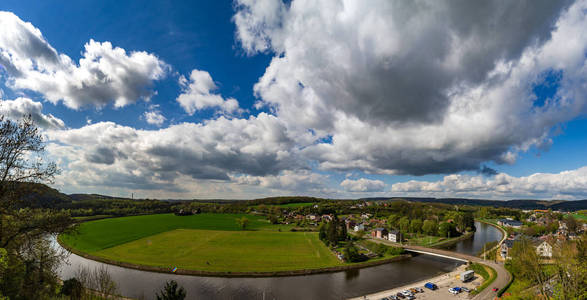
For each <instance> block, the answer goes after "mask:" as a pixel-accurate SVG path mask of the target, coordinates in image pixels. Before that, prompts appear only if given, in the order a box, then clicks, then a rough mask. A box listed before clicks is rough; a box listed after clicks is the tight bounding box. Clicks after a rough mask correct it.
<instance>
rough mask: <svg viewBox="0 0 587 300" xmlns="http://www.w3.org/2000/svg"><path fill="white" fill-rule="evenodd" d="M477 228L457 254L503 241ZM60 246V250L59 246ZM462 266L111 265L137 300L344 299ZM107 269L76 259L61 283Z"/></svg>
mask: <svg viewBox="0 0 587 300" xmlns="http://www.w3.org/2000/svg"><path fill="white" fill-rule="evenodd" d="M476 226H477V232H476V233H475V235H474V237H473V238H472V239H469V240H466V241H461V242H459V243H458V244H456V245H454V246H453V248H454V251H457V252H461V253H467V254H471V253H476V252H478V250H480V249H481V248H482V247H483V244H484V243H485V242H486V241H490V240H491V239H492V238H495V239H494V240H499V239H500V238H501V233H500V232H499V230H497V229H495V228H493V227H491V226H489V225H485V224H482V223H476ZM494 231H496V232H497V235H496V234H495V232H494ZM55 244H56V243H55ZM56 247H59V246H58V245H57V244H56ZM460 264H461V262H459V261H454V260H450V259H443V258H438V257H434V256H429V255H417V256H414V257H412V258H410V259H408V260H404V261H399V262H393V263H389V264H385V265H380V266H375V267H369V268H364V269H360V270H350V271H344V272H336V273H324V274H315V275H307V276H288V277H270V278H221V277H201V276H183V275H174V274H163V273H154V272H146V271H140V270H135V269H126V268H121V267H117V266H111V265H106V266H107V268H108V271H109V273H110V274H111V276H112V278H113V279H114V281H115V282H116V283H117V285H118V292H119V293H120V294H122V295H123V296H126V297H132V298H142V299H154V298H155V292H157V291H159V290H160V289H161V287H162V286H163V285H164V284H165V282H166V281H168V280H172V279H173V280H175V281H177V282H178V283H179V284H180V285H181V286H183V287H184V288H185V289H186V291H187V295H188V297H187V298H188V299H344V298H349V297H357V296H361V295H365V294H371V293H374V292H378V291H381V290H387V289H392V288H395V287H398V286H402V285H405V284H408V283H410V282H416V281H420V280H423V279H426V278H430V277H434V276H436V275H439V274H441V273H446V272H450V271H452V270H453V269H454V268H456V267H457V266H459V265H460ZM102 265H104V264H102V263H100V262H96V261H93V260H89V259H86V258H83V257H80V256H77V255H75V254H71V255H70V256H69V258H68V263H66V264H63V265H62V266H61V267H60V269H59V273H60V277H61V278H63V279H68V278H71V277H73V276H74V275H75V273H76V271H77V270H78V269H79V268H80V267H88V268H90V269H93V268H96V267H99V266H102Z"/></svg>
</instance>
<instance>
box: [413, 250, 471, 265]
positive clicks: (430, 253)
mask: <svg viewBox="0 0 587 300" xmlns="http://www.w3.org/2000/svg"><path fill="white" fill-rule="evenodd" d="M404 248H405V247H404ZM406 250H407V251H409V252H415V253H420V254H426V255H432V256H438V257H442V258H448V259H452V260H458V261H462V262H464V263H467V262H469V261H468V260H466V259H463V258H457V257H454V256H451V255H444V254H440V253H435V252H430V251H423V250H415V249H408V248H406Z"/></svg>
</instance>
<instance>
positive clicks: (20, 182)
mask: <svg viewBox="0 0 587 300" xmlns="http://www.w3.org/2000/svg"><path fill="white" fill-rule="evenodd" d="M44 151H45V144H44V141H43V138H42V135H41V133H40V132H39V130H38V128H37V127H36V126H35V124H34V123H33V120H32V117H31V116H30V115H29V116H25V117H24V118H23V119H22V120H20V121H17V122H14V121H10V120H7V119H5V118H4V116H0V248H4V249H6V255H5V259H4V261H6V262H8V263H7V265H6V268H5V269H4V270H3V272H2V274H1V276H0V293H1V294H3V295H5V296H8V297H9V298H10V299H39V298H46V297H47V296H53V295H54V294H55V291H57V274H56V268H57V266H58V264H59V263H60V262H61V259H62V257H61V253H58V252H57V251H55V250H54V249H53V248H52V247H51V246H50V244H49V241H48V240H47V239H46V236H48V235H51V234H57V233H60V232H63V231H65V230H66V229H67V228H68V227H69V226H70V225H71V224H72V220H71V218H70V217H69V215H68V213H67V212H65V213H58V212H55V211H51V210H47V209H36V208H35V209H32V208H24V207H25V206H26V204H27V203H28V202H25V200H26V197H25V196H27V195H29V194H30V192H31V187H34V184H35V183H39V182H51V181H52V179H53V177H54V176H55V175H56V174H57V173H58V170H57V166H56V165H55V163H52V162H46V160H45V159H46V155H45V153H44ZM29 202H30V200H29Z"/></svg>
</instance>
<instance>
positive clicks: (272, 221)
mask: <svg viewBox="0 0 587 300" xmlns="http://www.w3.org/2000/svg"><path fill="white" fill-rule="evenodd" d="M269 222H270V223H271V224H277V223H279V219H277V216H276V215H270V216H269Z"/></svg>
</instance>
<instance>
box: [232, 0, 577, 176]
mask: <svg viewBox="0 0 587 300" xmlns="http://www.w3.org/2000/svg"><path fill="white" fill-rule="evenodd" d="M237 3H238V5H237V11H236V14H235V17H234V22H235V24H236V26H237V34H236V35H237V38H238V39H239V41H240V43H241V45H242V47H243V48H244V49H245V50H246V51H247V52H248V53H255V52H267V51H270V52H273V53H274V54H275V56H274V57H273V59H272V61H271V63H270V65H269V66H268V67H267V69H266V71H265V74H264V75H263V76H262V77H261V78H260V79H259V81H258V82H257V84H256V85H255V87H254V91H255V94H256V96H257V97H258V98H259V100H260V101H259V103H260V105H267V106H269V107H270V108H272V109H273V110H274V111H275V113H276V115H277V116H278V118H279V119H281V120H283V121H284V122H285V124H286V125H287V127H288V129H289V130H290V131H292V132H296V133H297V134H298V136H301V137H304V139H302V138H300V139H298V142H300V143H305V144H303V149H304V150H303V153H304V154H305V155H306V156H307V157H308V158H310V159H312V160H315V161H317V162H318V164H319V166H320V167H321V168H323V169H327V170H340V171H349V170H357V169H358V170H362V171H368V172H376V173H388V174H412V175H425V174H431V173H440V174H442V173H453V172H459V171H463V170H471V171H476V170H480V169H481V168H482V165H484V164H485V163H486V162H488V161H493V162H496V163H498V164H501V163H513V162H514V161H515V159H516V156H517V153H518V152H520V151H527V150H528V149H529V148H530V147H543V146H545V145H549V143H551V141H550V139H549V134H550V130H551V128H553V127H554V126H557V125H558V124H560V123H563V122H566V121H569V120H571V119H573V118H575V117H576V116H578V115H581V114H585V113H586V100H585V99H586V97H585V94H586V91H585V88H583V87H584V86H585V81H586V74H585V73H586V72H585V70H584V68H582V67H581V66H583V65H584V64H585V61H586V59H585V55H584V53H586V52H587V39H586V38H585V35H584V34H582V30H581V29H579V28H582V27H584V26H586V25H587V21H586V19H587V18H586V16H585V15H586V14H585V7H586V6H587V4H586V1H583V0H577V1H514V2H512V1H438V0H430V1H389V0H381V1H379V0H372V1H358V2H347V1H340V0H324V1H320V2H318V3H314V2H312V3H310V2H306V1H292V2H291V3H289V4H288V5H285V4H284V3H283V2H282V1H279V0H267V1H262V2H249V1H237ZM569 39H570V40H572V41H573V42H572V43H569V42H568V41H569ZM552 70H555V72H560V73H561V74H563V75H562V79H561V81H560V83H559V84H560V88H559V89H558V90H557V93H556V95H555V96H554V97H553V98H556V101H554V100H553V101H549V102H547V103H548V104H547V105H546V106H545V107H540V109H536V108H535V107H534V106H533V99H535V95H533V92H532V87H533V86H535V85H536V84H540V83H541V81H542V80H543V76H541V74H544V73H545V72H551V71H552ZM308 132H311V133H313V134H314V135H313V137H314V139H313V140H312V139H310V138H308V137H307V135H308V134H307V133H308ZM324 137H332V138H331V139H327V141H326V142H324V141H323V140H322V139H323V138H324ZM330 140H331V141H330Z"/></svg>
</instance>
